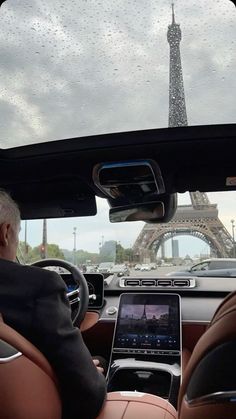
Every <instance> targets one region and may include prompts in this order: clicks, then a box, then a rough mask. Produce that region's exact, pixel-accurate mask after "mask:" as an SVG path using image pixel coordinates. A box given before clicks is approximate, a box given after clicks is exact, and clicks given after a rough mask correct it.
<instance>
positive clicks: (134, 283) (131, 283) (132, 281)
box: [125, 279, 140, 287]
mask: <svg viewBox="0 0 236 419" xmlns="http://www.w3.org/2000/svg"><path fill="white" fill-rule="evenodd" d="M139 285H140V281H139V280H138V279H126V280H125V287H138V286H139Z"/></svg>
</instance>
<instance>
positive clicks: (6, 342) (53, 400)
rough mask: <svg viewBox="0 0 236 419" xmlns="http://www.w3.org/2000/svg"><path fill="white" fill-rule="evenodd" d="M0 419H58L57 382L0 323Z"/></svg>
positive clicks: (27, 346)
mask: <svg viewBox="0 0 236 419" xmlns="http://www.w3.org/2000/svg"><path fill="white" fill-rule="evenodd" d="M0 418H4V419H42V418H43V419H60V418H61V401H60V395H59V391H58V387H57V381H56V377H55V375H54V373H53V370H52V368H51V366H50V365H49V363H48V361H47V360H46V358H45V357H44V356H43V355H42V354H41V352H40V351H39V350H38V349H37V348H36V347H35V346H34V345H32V344H31V343H30V342H28V341H27V340H26V339H25V338H24V337H22V336H21V335H20V334H19V333H17V332H16V331H15V330H13V329H12V328H11V327H9V326H7V325H6V324H5V323H3V321H1V320H0Z"/></svg>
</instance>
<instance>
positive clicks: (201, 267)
mask: <svg viewBox="0 0 236 419" xmlns="http://www.w3.org/2000/svg"><path fill="white" fill-rule="evenodd" d="M208 269H209V262H202V263H198V264H197V265H195V266H193V267H192V268H191V272H195V271H207V270H208Z"/></svg>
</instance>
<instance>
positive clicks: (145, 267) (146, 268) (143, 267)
mask: <svg viewBox="0 0 236 419" xmlns="http://www.w3.org/2000/svg"><path fill="white" fill-rule="evenodd" d="M140 271H147V272H149V271H151V266H150V265H149V264H148V263H145V264H143V265H141V267H140Z"/></svg>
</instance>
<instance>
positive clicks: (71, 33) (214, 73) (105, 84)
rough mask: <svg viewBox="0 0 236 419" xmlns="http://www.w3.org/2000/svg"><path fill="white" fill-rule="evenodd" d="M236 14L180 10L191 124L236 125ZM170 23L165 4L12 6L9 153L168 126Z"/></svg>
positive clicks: (6, 26) (5, 49) (5, 77)
mask: <svg viewBox="0 0 236 419" xmlns="http://www.w3.org/2000/svg"><path fill="white" fill-rule="evenodd" d="M234 17H235V8H234V5H233V4H232V3H231V2H229V1H227V0H225V1H222V2H220V3H219V2H214V1H213V0H212V1H210V2H207V3H206V2H205V1H203V0H200V1H199V2H198V3H197V4H196V3H195V2H188V3H186V2H185V1H183V0H179V1H178V3H177V4H176V21H177V22H179V23H180V24H181V29H182V35H183V37H182V38H183V39H182V42H181V53H182V64H183V73H184V80H185V93H186V103H187V113H188V119H189V123H190V124H203V123H221V122H222V123H224V122H232V121H234V118H235V114H234V106H233V100H234V98H233V97H232V91H233V89H234V86H235V76H234V68H235V66H236V62H235V60H236V58H235V54H233V51H234V44H233V43H234V40H235V26H233V23H234V22H233V18H234ZM170 22H171V9H170V2H169V1H164V0H161V1H159V2H158V4H157V2H156V1H154V0H151V1H150V2H148V3H145V4H144V3H143V2H138V1H134V2H127V1H125V0H117V1H114V2H110V1H109V2H108V1H101V2H99V1H98V2H95V1H93V0H88V1H85V0H80V1H71V2H70V3H68V4H67V3H63V2H60V1H55V0H54V1H51V2H46V1H36V0H35V1H29V0H28V1H24V2H23V1H19V0H18V1H16V0H15V1H14V0H12V1H11V0H8V2H6V3H5V4H4V5H3V7H2V9H1V14H0V24H1V34H0V54H1V63H0V89H1V91H4V103H5V109H6V111H5V113H6V112H8V109H9V108H11V107H12V108H13V109H14V110H13V113H14V122H12V123H10V124H4V123H3V124H1V127H2V129H1V131H2V132H1V134H2V135H1V138H2V146H3V147H6V146H9V143H10V141H11V142H12V145H14V146H15V145H17V144H22V143H24V142H25V143H32V142H39V141H47V140H55V139H60V138H71V137H77V136H85V135H91V134H99V133H106V132H117V131H127V130H137V129H147V128H156V127H165V126H167V121H168V79H169V76H168V71H169V70H168V65H169V63H168V61H169V56H168V53H169V46H168V43H167V39H166V32H167V27H168V24H170ZM206 108H207V110H208V111H207V112H205V109H206ZM222 109H223V111H222ZM5 113H4V112H3V114H1V115H5ZM11 114H12V111H11ZM2 120H3V116H0V123H1V122H2ZM3 122H4V120H3ZM16 132H17V135H16ZM3 141H5V143H4V142H3Z"/></svg>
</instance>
